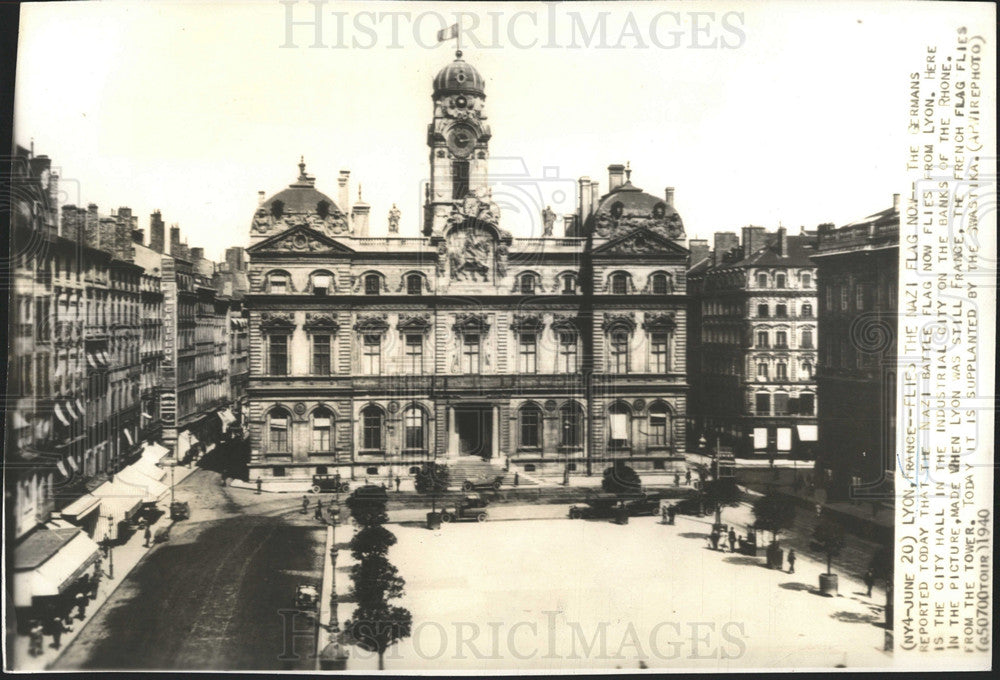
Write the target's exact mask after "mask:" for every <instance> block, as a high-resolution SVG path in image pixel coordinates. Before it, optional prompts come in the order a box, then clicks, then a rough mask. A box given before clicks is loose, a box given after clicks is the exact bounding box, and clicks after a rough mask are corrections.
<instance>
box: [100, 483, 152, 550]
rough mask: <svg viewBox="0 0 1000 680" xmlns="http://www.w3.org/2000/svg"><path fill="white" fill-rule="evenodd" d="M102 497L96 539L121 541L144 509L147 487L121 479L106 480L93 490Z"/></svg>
mask: <svg viewBox="0 0 1000 680" xmlns="http://www.w3.org/2000/svg"><path fill="white" fill-rule="evenodd" d="M93 495H94V496H97V497H98V498H100V499H101V512H100V515H99V518H98V521H97V528H96V529H95V531H94V540H95V541H97V542H98V543H100V542H101V541H105V540H106V541H110V542H112V543H114V542H117V541H120V540H122V539H124V538H126V537H127V536H128V534H129V533H130V532H131V530H132V525H133V524H134V522H135V520H136V519H137V515H138V514H139V511H140V510H141V509H142V504H143V499H144V498H146V496H147V492H146V490H145V489H143V488H140V487H136V486H133V485H131V484H127V483H126V482H124V481H123V480H121V479H118V478H117V477H116V478H115V480H114V481H111V482H105V483H104V484H102V485H101V486H99V487H97V488H96V489H94V491H93Z"/></svg>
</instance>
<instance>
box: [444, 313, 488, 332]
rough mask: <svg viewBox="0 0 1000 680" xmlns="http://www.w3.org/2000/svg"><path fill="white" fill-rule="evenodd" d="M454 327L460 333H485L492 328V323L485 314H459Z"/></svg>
mask: <svg viewBox="0 0 1000 680" xmlns="http://www.w3.org/2000/svg"><path fill="white" fill-rule="evenodd" d="M453 329H454V330H455V332H456V333H458V334H459V335H461V334H463V333H466V332H474V333H485V332H486V331H488V330H489V329H490V323H489V321H487V320H486V315H485V314H476V313H470V314H459V315H458V316H456V317H455V325H454V326H453Z"/></svg>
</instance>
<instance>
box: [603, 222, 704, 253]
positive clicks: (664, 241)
mask: <svg viewBox="0 0 1000 680" xmlns="http://www.w3.org/2000/svg"><path fill="white" fill-rule="evenodd" d="M686 253H687V250H685V249H684V248H682V247H680V246H678V245H677V244H675V243H674V242H673V241H671V240H670V239H669V238H667V237H666V236H663V235H661V234H658V233H656V232H655V231H651V230H650V229H648V228H646V229H638V230H636V231H632V232H630V233H628V234H625V235H624V236H621V237H619V238H616V239H613V240H611V241H609V242H608V243H605V244H604V245H602V246H600V247H599V248H595V249H594V255H595V256H596V255H627V256H634V255H681V254H686Z"/></svg>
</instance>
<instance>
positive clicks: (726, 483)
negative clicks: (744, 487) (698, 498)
mask: <svg viewBox="0 0 1000 680" xmlns="http://www.w3.org/2000/svg"><path fill="white" fill-rule="evenodd" d="M702 498H703V499H704V501H705V504H706V505H708V506H709V507H711V508H715V523H716V524H719V523H721V522H722V506H723V505H729V506H733V505H737V504H738V503H739V501H740V489H739V487H738V486H736V480H735V479H733V478H731V477H724V478H722V479H712V480H709V481H708V482H706V483H705V486H704V489H703V491H702Z"/></svg>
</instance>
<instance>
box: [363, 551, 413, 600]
mask: <svg viewBox="0 0 1000 680" xmlns="http://www.w3.org/2000/svg"><path fill="white" fill-rule="evenodd" d="M351 580H352V581H353V582H354V597H355V599H356V600H357V602H358V606H359V607H361V606H371V607H374V606H376V605H378V604H379V603H380V602H381V603H385V602H386V601H387V600H391V599H394V598H397V597H402V595H403V587H404V586H405V585H406V581H404V580H403V578H402V577H401V576H400V575H399V571H398V570H397V569H396V567H395V566H394V565H393V564H392V563H391V562H389V560H388V559H386V558H385V556H384V555H377V554H373V555H368V556H367V557H365V558H364V559H363V560H362V561H360V562H358V563H356V564H355V565H354V566H353V567H351Z"/></svg>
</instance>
